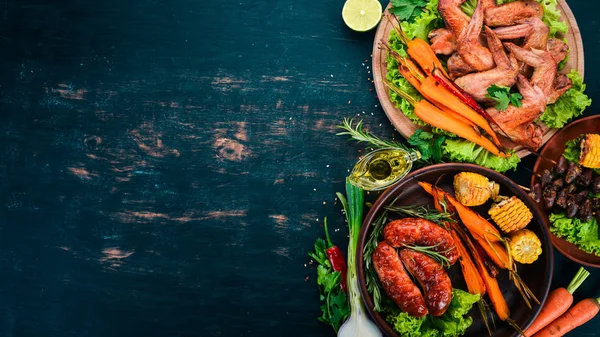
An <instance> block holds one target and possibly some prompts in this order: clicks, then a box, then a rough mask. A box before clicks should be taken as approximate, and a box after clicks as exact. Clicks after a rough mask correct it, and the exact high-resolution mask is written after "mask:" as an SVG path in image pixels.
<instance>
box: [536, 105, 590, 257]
mask: <svg viewBox="0 0 600 337" xmlns="http://www.w3.org/2000/svg"><path fill="white" fill-rule="evenodd" d="M583 133H600V115H595V116H590V117H586V118H582V119H579V120H577V121H575V122H572V123H570V124H569V125H567V126H565V127H564V128H562V129H561V130H560V131H558V132H557V133H556V135H554V137H552V138H551V139H550V140H549V141H548V143H546V145H545V146H544V147H543V148H542V151H541V152H540V154H541V155H542V157H544V158H546V159H550V160H554V161H557V160H558V158H560V156H562V154H563V152H565V144H566V143H567V142H568V141H570V140H572V139H575V138H577V137H579V135H581V134H583ZM552 166H553V164H552V163H551V162H549V161H548V160H544V159H542V158H538V160H537V161H536V162H535V166H534V167H533V172H535V173H541V172H542V171H543V170H544V169H551V168H552ZM537 182H538V178H537V177H536V175H535V174H534V175H532V177H531V186H532V187H533V185H534V184H535V183H537ZM540 207H541V208H542V209H544V205H543V203H540ZM545 216H547V215H545ZM548 223H549V222H548ZM548 232H549V233H550V231H548ZM550 240H551V241H552V245H554V247H555V248H556V249H558V251H559V252H561V253H562V254H563V255H564V256H566V257H567V258H569V259H571V260H573V261H575V262H577V263H580V264H583V265H586V266H589V267H595V268H600V256H597V255H594V254H590V253H586V252H584V251H583V250H581V249H579V248H578V247H577V246H576V245H574V244H572V243H570V242H569V241H567V240H565V239H561V238H559V237H557V236H555V235H554V234H552V233H550Z"/></svg>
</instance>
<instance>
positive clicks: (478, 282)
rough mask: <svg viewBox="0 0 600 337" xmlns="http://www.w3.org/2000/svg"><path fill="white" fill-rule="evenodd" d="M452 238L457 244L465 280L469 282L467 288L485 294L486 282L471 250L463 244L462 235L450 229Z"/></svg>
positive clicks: (471, 291)
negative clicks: (474, 261)
mask: <svg viewBox="0 0 600 337" xmlns="http://www.w3.org/2000/svg"><path fill="white" fill-rule="evenodd" d="M450 234H451V235H452V238H453V239H454V244H455V245H456V250H457V251H458V255H459V256H460V260H459V261H460V267H461V269H462V273H463V276H464V278H465V282H466V283H467V289H468V290H469V293H470V294H473V295H476V294H479V295H481V296H483V295H485V284H484V283H483V280H482V279H481V275H479V272H478V271H477V267H476V266H475V263H473V260H472V259H471V256H470V255H469V252H468V251H467V249H466V248H465V246H464V245H463V243H462V241H461V240H460V237H459V236H458V234H456V232H455V231H454V230H451V231H450Z"/></svg>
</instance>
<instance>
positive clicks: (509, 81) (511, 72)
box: [454, 27, 519, 102]
mask: <svg viewBox="0 0 600 337" xmlns="http://www.w3.org/2000/svg"><path fill="white" fill-rule="evenodd" d="M485 33H486V36H487V41H488V45H489V46H490V50H491V51H492V55H493V56H494V61H495V63H496V68H494V69H491V70H488V71H483V72H479V73H474V74H469V75H465V76H463V77H460V78H457V79H456V81H454V83H456V84H457V85H458V86H459V87H461V88H462V89H463V90H465V91H466V92H468V93H469V94H470V95H471V96H473V98H475V99H476V100H477V101H479V102H488V101H489V99H488V98H486V94H487V89H488V88H489V87H490V86H491V85H492V84H496V85H498V86H506V87H511V86H513V85H514V84H515V81H516V79H517V75H518V73H519V65H518V62H517V60H516V59H515V57H514V56H513V55H512V54H511V55H510V56H507V55H506V52H505V51H504V47H503V46H502V42H501V41H500V39H498V37H497V36H496V34H494V32H493V31H492V30H491V29H490V28H488V27H485Z"/></svg>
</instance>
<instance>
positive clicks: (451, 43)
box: [427, 28, 457, 55]
mask: <svg viewBox="0 0 600 337" xmlns="http://www.w3.org/2000/svg"><path fill="white" fill-rule="evenodd" d="M427 37H429V42H430V43H431V49H433V51H434V52H435V53H436V54H442V55H452V54H453V53H454V52H455V51H456V45H457V41H456V38H455V37H454V34H452V32H451V31H450V30H449V29H446V28H438V29H434V30H432V31H431V32H430V33H429V35H428V36H427Z"/></svg>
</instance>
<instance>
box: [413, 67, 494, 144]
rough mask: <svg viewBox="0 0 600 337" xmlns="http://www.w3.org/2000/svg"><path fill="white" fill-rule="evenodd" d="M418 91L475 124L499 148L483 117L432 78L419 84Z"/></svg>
mask: <svg viewBox="0 0 600 337" xmlns="http://www.w3.org/2000/svg"><path fill="white" fill-rule="evenodd" d="M420 91H421V92H422V93H423V96H425V97H427V98H431V99H432V100H433V101H435V102H440V103H441V104H442V105H443V106H444V107H446V108H448V109H449V110H452V111H455V112H456V113H458V114H460V115H462V116H464V117H465V118H467V119H468V120H470V121H472V122H473V123H475V125H477V126H479V127H480V128H482V129H483V130H484V131H485V132H486V133H487V134H488V135H490V137H492V139H493V140H494V143H496V145H498V146H500V140H499V139H498V136H497V135H496V132H494V130H492V127H491V126H490V123H488V121H486V120H485V118H483V116H481V115H480V114H478V113H477V112H476V111H475V110H473V109H472V108H471V107H470V106H468V105H467V104H465V103H464V102H463V101H461V100H460V98H458V97H457V96H456V95H454V94H453V93H451V92H450V91H448V89H446V88H444V86H442V85H441V84H440V83H439V82H437V81H436V80H435V79H434V78H433V77H427V78H425V80H424V81H423V82H421V90H420ZM436 105H437V104H436Z"/></svg>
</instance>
